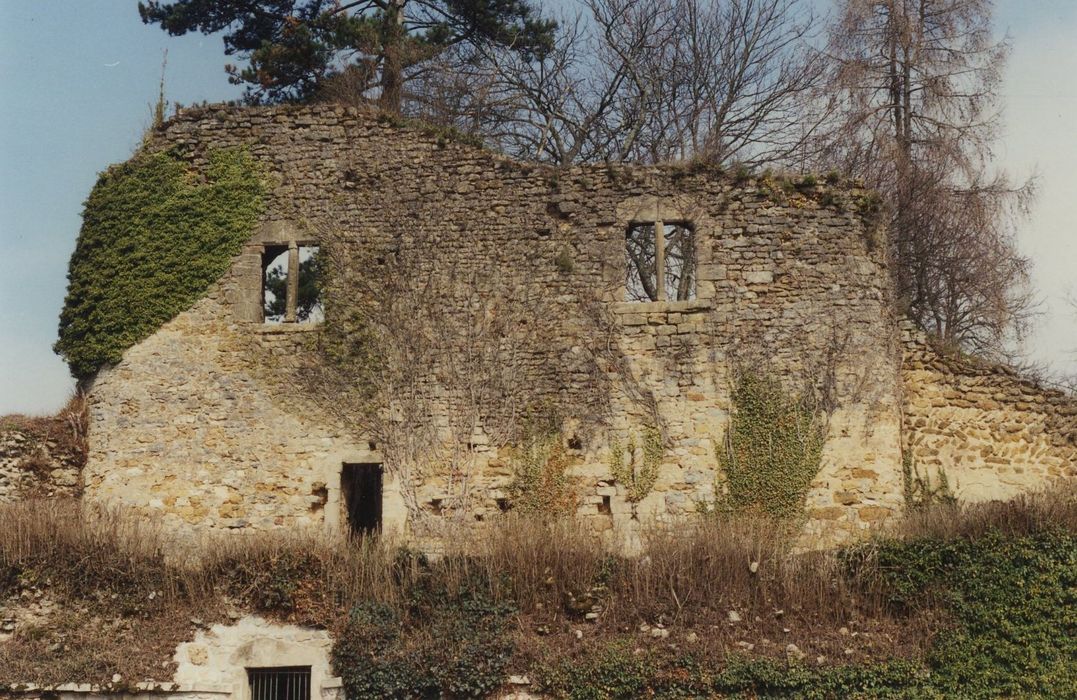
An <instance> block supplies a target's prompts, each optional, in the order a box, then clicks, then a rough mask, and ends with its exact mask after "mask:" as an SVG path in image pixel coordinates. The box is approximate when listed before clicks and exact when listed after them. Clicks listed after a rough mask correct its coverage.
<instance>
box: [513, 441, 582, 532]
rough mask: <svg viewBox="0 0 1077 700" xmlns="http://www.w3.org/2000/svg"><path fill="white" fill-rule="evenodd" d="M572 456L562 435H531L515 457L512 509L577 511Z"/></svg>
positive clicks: (551, 513) (541, 512)
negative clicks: (572, 475)
mask: <svg viewBox="0 0 1077 700" xmlns="http://www.w3.org/2000/svg"><path fill="white" fill-rule="evenodd" d="M572 461H573V460H572V457H571V455H569V453H568V451H567V450H566V449H565V446H564V444H563V441H562V438H561V433H560V432H544V433H541V434H533V435H529V436H528V437H527V438H526V439H525V440H524V443H523V444H522V445H520V446H519V447H516V448H515V449H514V450H513V454H512V465H513V482H512V486H511V487H510V489H509V490H510V493H511V494H512V506H513V508H514V509H516V510H518V511H520V512H521V513H528V514H548V515H569V514H571V513H573V512H575V510H576V489H575V486H576V484H575V481H574V480H573V479H572V477H571V476H570V475H569V473H568V470H569V467H571V466H572Z"/></svg>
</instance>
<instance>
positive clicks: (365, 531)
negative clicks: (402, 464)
mask: <svg viewBox="0 0 1077 700" xmlns="http://www.w3.org/2000/svg"><path fill="white" fill-rule="evenodd" d="M382 477H383V470H382V465H381V464H377V463H369V462H367V463H355V464H347V463H346V464H344V466H343V468H342V469H341V471H340V494H341V501H342V503H343V507H344V512H345V514H346V516H347V523H348V532H349V533H351V534H353V535H373V534H375V533H377V532H379V531H380V530H381V515H382V500H383V496H382V492H383V483H382V481H383V479H382Z"/></svg>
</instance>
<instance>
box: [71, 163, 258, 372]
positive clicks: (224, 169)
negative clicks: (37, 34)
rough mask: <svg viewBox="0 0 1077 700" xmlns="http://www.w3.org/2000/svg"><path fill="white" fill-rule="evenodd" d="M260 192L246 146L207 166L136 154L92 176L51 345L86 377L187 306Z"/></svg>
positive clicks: (246, 225) (249, 225) (244, 234)
mask: <svg viewBox="0 0 1077 700" xmlns="http://www.w3.org/2000/svg"><path fill="white" fill-rule="evenodd" d="M264 194H265V191H264V186H263V184H262V181H261V179H260V178H259V176H258V172H257V169H256V167H255V164H254V161H253V160H252V159H251V157H250V155H249V154H247V153H246V152H245V151H243V150H238V149H230V150H221V151H217V152H213V153H210V154H209V163H208V165H207V166H206V168H205V171H204V172H195V171H192V170H191V168H190V166H189V165H188V164H187V163H186V162H185V161H183V160H181V159H180V158H178V157H177V156H175V155H173V154H170V153H140V154H138V155H136V156H135V157H134V158H132V159H131V160H129V161H127V162H126V163H122V164H120V165H115V166H113V167H111V168H109V169H108V170H107V171H105V172H104V173H103V174H102V175H101V177H100V178H99V179H98V181H97V184H96V185H95V186H94V188H93V191H92V192H91V193H90V196H89V198H88V199H87V200H86V204H85V207H84V209H83V213H82V230H81V231H80V233H79V238H78V242H77V243H76V245H75V252H74V254H73V255H72V256H71V262H70V264H69V266H68V273H67V279H68V287H67V298H66V299H65V300H64V308H63V310H62V311H61V313H60V333H59V336H60V338H59V340H58V341H57V342H56V345H55V350H56V352H57V353H59V354H60V355H62V356H63V358H64V359H65V360H67V363H68V366H69V367H70V368H71V373H72V374H73V375H75V376H76V377H78V378H87V377H90V376H92V375H93V374H94V373H95V372H96V371H97V370H98V369H100V368H101V367H102V366H104V365H106V364H112V363H115V362H117V361H119V359H120V357H121V356H122V355H123V352H124V351H125V350H126V349H127V348H129V347H131V346H132V345H134V344H135V343H137V342H139V341H140V340H143V339H144V338H146V337H148V336H149V335H151V334H152V333H153V332H154V331H156V330H157V329H158V328H160V327H161V325H162V324H164V323H166V322H168V321H169V320H171V319H172V318H173V317H175V316H176V314H178V313H180V312H181V311H183V310H185V309H187V308H189V307H190V306H191V305H192V304H193V303H194V302H195V301H197V300H198V299H199V298H200V297H201V296H202V295H203V294H205V292H206V290H207V289H208V288H209V286H210V285H211V284H212V283H213V282H215V281H216V280H217V279H219V278H220V277H221V275H223V274H224V273H225V271H226V270H227V269H228V263H229V261H230V260H231V259H232V257H233V256H235V255H236V254H237V253H239V251H240V249H241V247H242V245H243V243H244V242H245V241H246V240H247V238H248V237H249V236H250V234H251V231H252V229H253V228H254V225H255V223H256V222H257V220H258V216H259V214H260V212H261V210H262V200H263V197H264Z"/></svg>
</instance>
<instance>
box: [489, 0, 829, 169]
mask: <svg viewBox="0 0 1077 700" xmlns="http://www.w3.org/2000/svg"><path fill="white" fill-rule="evenodd" d="M813 19H814V18H813V17H812V16H811V13H810V11H809V10H808V9H806V8H805V7H802V6H801V4H800V2H799V1H798V0H657V2H654V1H651V0H582V3H581V5H580V7H579V11H578V13H577V14H576V16H575V17H570V18H567V19H563V20H562V21H560V22H559V27H558V34H557V36H556V39H555V42H554V48H553V49H552V50H551V51H549V52H545V53H541V54H534V53H532V54H527V53H522V52H513V51H507V50H503V49H498V48H488V49H487V52H486V58H487V63H486V64H485V69H486V70H487V71H489V72H488V73H487V74H486V77H487V78H488V79H490V83H489V84H490V85H491V90H490V92H489V96H490V98H491V99H490V103H489V104H491V105H493V109H491V111H490V112H489V114H488V115H487V117H488V119H487V120H486V121H485V122H484V135H485V136H486V137H487V138H488V139H490V140H492V141H495V142H497V143H498V144H500V145H501V146H502V147H503V148H504V149H505V150H507V151H509V152H511V153H514V154H516V155H519V156H522V157H526V158H540V159H543V160H548V161H552V162H554V163H558V164H569V163H574V162H581V161H584V162H585V161H599V160H608V161H628V160H630V161H637V162H658V161H666V160H671V159H685V158H697V157H699V158H706V159H708V160H713V161H718V162H729V161H732V160H740V161H744V162H748V163H760V162H776V161H789V160H791V159H792V158H793V157H794V156H801V155H802V149H803V148H804V146H805V145H806V144H807V143H809V142H810V137H812V136H814V135H815V134H814V131H815V128H816V127H817V126H818V125H819V124H820V123H821V121H822V119H821V115H820V114H818V113H817V112H815V111H814V110H812V109H810V108H811V107H812V106H813V105H814V104H817V103H814V102H813V101H812V100H811V97H812V95H813V90H814V88H815V87H816V86H817V85H818V83H819V80H820V79H821V77H822V75H823V64H822V62H821V61H820V57H819V55H818V54H816V53H815V52H814V51H813V50H811V47H810V43H811V35H810V30H809V28H810V26H811V24H812V22H813ZM491 75H492V78H491Z"/></svg>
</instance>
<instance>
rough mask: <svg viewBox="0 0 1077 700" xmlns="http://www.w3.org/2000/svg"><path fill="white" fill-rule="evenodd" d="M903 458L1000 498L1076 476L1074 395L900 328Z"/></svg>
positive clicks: (970, 490) (975, 494) (921, 472)
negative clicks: (947, 350)
mask: <svg viewBox="0 0 1077 700" xmlns="http://www.w3.org/2000/svg"><path fill="white" fill-rule="evenodd" d="M902 341H903V345H904V362H903V367H902V376H903V379H904V386H905V409H904V410H905V417H904V418H905V434H904V442H905V449H906V451H907V457H906V459H907V460H908V461H909V467H910V468H911V469H912V470H913V472H914V475H918V476H919V477H920V478H922V479H924V480H926V481H927V482H929V483H930V485H931V488H936V489H937V488H939V487H940V482H941V481H942V480H943V479H945V482H946V484H947V485H948V487H949V489H950V491H951V492H952V495H954V496H956V497H958V498H959V499H961V500H965V501H985V500H1005V499H1009V498H1012V497H1013V496H1015V495H1017V494H1019V493H1022V492H1027V491H1031V490H1037V489H1042V488H1044V487H1046V486H1048V485H1049V484H1051V483H1052V482H1055V481H1057V480H1059V479H1066V478H1074V477H1077V399H1074V398H1073V397H1072V396H1067V395H1065V394H1064V393H1062V392H1061V391H1057V390H1053V389H1047V388H1044V387H1042V386H1040V385H1038V384H1036V383H1035V382H1033V381H1030V380H1028V379H1025V378H1022V377H1020V376H1019V375H1017V374H1016V373H1015V372H1014V371H1013V370H1011V369H1009V368H1007V367H1003V366H999V365H990V364H985V363H980V362H977V361H975V360H972V359H970V358H963V357H958V356H956V355H952V354H947V353H943V352H940V351H938V350H937V349H935V348H934V347H933V346H932V344H931V343H930V342H928V340H927V339H926V338H925V336H924V335H923V334H922V333H920V332H918V331H916V330H915V328H914V327H913V326H912V325H911V324H908V323H905V324H903V327H902Z"/></svg>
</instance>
